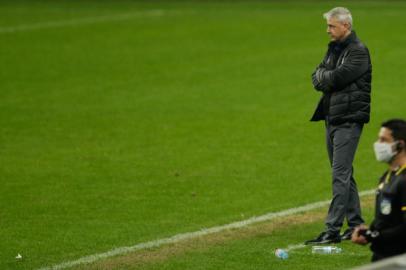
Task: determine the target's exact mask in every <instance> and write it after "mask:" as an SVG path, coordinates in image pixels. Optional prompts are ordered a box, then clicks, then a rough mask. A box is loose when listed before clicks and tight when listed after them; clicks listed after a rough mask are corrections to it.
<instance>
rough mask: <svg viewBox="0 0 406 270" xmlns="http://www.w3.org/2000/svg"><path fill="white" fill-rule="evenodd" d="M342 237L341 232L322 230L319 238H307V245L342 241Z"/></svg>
mask: <svg viewBox="0 0 406 270" xmlns="http://www.w3.org/2000/svg"><path fill="white" fill-rule="evenodd" d="M340 242H341V237H340V234H339V233H335V234H331V233H328V232H322V233H321V234H320V235H319V236H318V237H317V238H315V239H311V240H307V241H306V242H305V245H320V244H330V243H340Z"/></svg>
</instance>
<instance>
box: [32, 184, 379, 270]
mask: <svg viewBox="0 0 406 270" xmlns="http://www.w3.org/2000/svg"><path fill="white" fill-rule="evenodd" d="M374 192H375V189H373V190H366V191H362V192H360V193H359V196H360V197H362V196H365V195H371V194H373V193H374ZM329 204H330V200H327V201H319V202H315V203H310V204H306V205H303V206H300V207H294V208H290V209H286V210H282V211H279V212H271V213H268V214H265V215H263V216H258V217H252V218H249V219H246V220H242V221H238V222H233V223H230V224H226V225H222V226H216V227H211V228H207V229H202V230H200V231H196V232H188V233H181V234H177V235H174V236H172V237H169V238H163V239H158V240H153V241H150V242H144V243H139V244H136V245H134V246H129V247H119V248H116V249H112V250H110V251H107V252H103V253H98V254H94V255H90V256H86V257H82V258H80V259H77V260H74V261H67V262H63V263H60V264H57V265H54V266H50V267H43V268H40V269H38V270H59V269H65V268H69V267H73V266H77V265H81V264H87V263H93V262H95V261H98V260H100V259H104V258H109V257H113V256H116V255H123V254H126V253H129V252H133V251H137V250H142V249H148V248H153V247H159V246H161V245H165V244H174V243H177V242H180V241H182V240H188V239H192V238H197V237H200V236H204V235H207V234H212V233H217V232H221V231H225V230H231V229H238V228H243V227H246V226H248V225H251V224H255V223H259V222H264V221H270V220H272V219H275V218H278V217H285V216H290V215H294V214H297V213H300V212H306V211H310V210H313V209H317V208H321V207H323V206H327V205H329ZM301 247H302V246H300V245H295V246H291V247H290V249H289V247H288V249H289V250H293V249H297V248H301Z"/></svg>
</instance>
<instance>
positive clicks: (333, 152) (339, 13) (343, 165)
mask: <svg viewBox="0 0 406 270" xmlns="http://www.w3.org/2000/svg"><path fill="white" fill-rule="evenodd" d="M324 18H325V19H326V21H327V33H328V35H329V36H330V39H331V41H330V43H329V44H328V50H327V53H326V55H325V56H324V59H323V60H322V62H321V63H320V64H319V65H318V66H317V68H316V70H315V71H314V72H313V74H312V83H313V86H314V88H315V89H316V90H317V91H319V92H320V93H321V94H322V95H321V98H320V101H319V103H318V105H317V107H316V110H315V112H314V114H313V116H312V118H311V121H324V123H325V133H326V146H327V152H328V157H329V161H330V165H331V176H332V190H333V192H332V193H333V199H332V201H331V204H330V207H329V210H328V213H327V217H326V220H325V225H326V226H325V229H324V230H323V231H322V232H321V233H320V234H319V235H318V236H317V237H315V238H313V239H310V240H308V241H306V242H305V244H308V245H311V244H327V243H338V242H340V241H342V240H350V239H351V234H352V232H353V230H354V228H355V227H357V226H358V225H360V224H363V223H364V220H363V218H362V215H361V208H360V201H359V196H358V190H357V184H356V181H355V178H354V169H353V166H352V163H353V160H354V157H355V153H356V150H357V146H358V142H359V140H360V137H361V134H362V130H363V126H364V124H366V123H368V122H369V120H370V104H371V81H372V64H371V59H370V55H369V51H368V48H367V47H366V46H365V44H364V43H362V42H361V40H360V39H359V38H358V37H357V35H356V33H355V31H354V30H353V19H352V15H351V13H350V11H349V10H348V9H346V8H343V7H336V8H333V9H332V10H330V11H329V12H327V13H325V14H324ZM345 220H346V221H347V225H348V228H347V229H346V230H344V231H343V232H342V234H341V235H340V232H341V229H342V228H343V225H344V221H345Z"/></svg>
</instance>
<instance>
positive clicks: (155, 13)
mask: <svg viewBox="0 0 406 270" xmlns="http://www.w3.org/2000/svg"><path fill="white" fill-rule="evenodd" d="M163 15H165V11H163V10H148V11H138V12H132V13H127V14H117V15H106V16H97V17H88V18H76V19H70V20H64V21H63V20H61V21H50V22H38V23H32V24H22V25H16V26H3V27H0V33H14V32H23V31H31V30H38V29H44V28H57V27H64V26H76V25H82V24H94V23H102V22H110V21H125V20H130V19H132V18H136V17H160V16H163Z"/></svg>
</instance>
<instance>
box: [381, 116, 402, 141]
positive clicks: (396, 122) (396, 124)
mask: <svg viewBox="0 0 406 270" xmlns="http://www.w3.org/2000/svg"><path fill="white" fill-rule="evenodd" d="M382 127H384V128H387V129H390V130H391V131H392V136H393V138H394V139H395V140H396V141H397V140H403V141H404V142H406V121H405V120H403V119H390V120H388V121H386V122H383V123H382Z"/></svg>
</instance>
